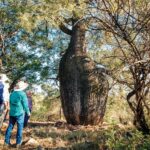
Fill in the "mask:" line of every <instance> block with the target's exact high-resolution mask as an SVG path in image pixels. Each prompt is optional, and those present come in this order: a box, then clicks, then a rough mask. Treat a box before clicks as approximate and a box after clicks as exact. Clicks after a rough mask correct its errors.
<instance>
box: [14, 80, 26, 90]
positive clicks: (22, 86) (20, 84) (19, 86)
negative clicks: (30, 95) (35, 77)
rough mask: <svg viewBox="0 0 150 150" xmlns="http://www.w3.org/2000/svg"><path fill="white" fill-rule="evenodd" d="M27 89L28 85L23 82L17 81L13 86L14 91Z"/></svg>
mask: <svg viewBox="0 0 150 150" xmlns="http://www.w3.org/2000/svg"><path fill="white" fill-rule="evenodd" d="M27 87H28V83H26V82H24V81H19V82H18V83H17V84H16V86H15V90H20V91H21V90H25V89H26V88H27Z"/></svg>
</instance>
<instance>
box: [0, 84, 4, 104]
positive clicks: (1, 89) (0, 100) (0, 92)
mask: <svg viewBox="0 0 150 150" xmlns="http://www.w3.org/2000/svg"><path fill="white" fill-rule="evenodd" d="M3 92H4V84H3V83H2V82H1V81H0V105H1V104H3V101H4V97H3Z"/></svg>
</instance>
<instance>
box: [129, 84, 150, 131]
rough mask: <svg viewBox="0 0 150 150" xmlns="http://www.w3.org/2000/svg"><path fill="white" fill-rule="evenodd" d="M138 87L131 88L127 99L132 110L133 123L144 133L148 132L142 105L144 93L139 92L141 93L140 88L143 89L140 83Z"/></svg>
mask: <svg viewBox="0 0 150 150" xmlns="http://www.w3.org/2000/svg"><path fill="white" fill-rule="evenodd" d="M139 87H140V88H137V90H133V91H132V92H130V93H129V94H128V96H127V101H128V104H129V106H130V108H131V110H132V112H133V113H134V120H133V124H134V125H135V127H136V128H137V129H138V130H139V131H142V132H143V133H144V134H149V127H148V124H147V121H146V119H145V113H144V106H143V99H144V95H141V93H143V92H142V90H144V89H142V85H141V86H139ZM132 96H135V97H134V98H133V99H134V100H133V99H131V97H132Z"/></svg>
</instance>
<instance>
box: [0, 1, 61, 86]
mask: <svg viewBox="0 0 150 150" xmlns="http://www.w3.org/2000/svg"><path fill="white" fill-rule="evenodd" d="M0 2H1V3H0V8H1V9H0V14H1V15H0V22H1V24H0V60H1V72H3V73H5V74H7V76H8V77H9V78H10V80H11V85H10V89H11V88H13V86H14V84H15V83H16V81H17V80H19V79H20V78H23V77H26V80H28V82H32V83H39V82H40V83H41V82H44V80H45V79H47V78H50V77H49V76H54V74H56V72H57V70H58V69H57V68H56V69H51V68H50V67H48V65H47V63H51V64H53V65H54V66H56V63H55V62H56V60H57V59H58V58H57V57H56V58H54V59H51V58H52V57H53V56H52V55H56V53H58V50H57V51H56V48H55V51H54V50H52V47H53V45H56V43H55V42H53V41H52V40H49V38H52V37H48V36H47V31H46V30H45V27H44V29H43V26H42V25H41V26H38V28H34V30H32V33H31V32H30V33H29V32H28V31H27V30H25V29H24V28H23V27H22V26H21V24H20V18H19V13H20V12H21V11H23V10H24V7H23V6H24V5H25V3H24V1H18V3H16V1H13V0H12V1H7V0H5V1H0ZM52 32H53V36H54V39H55V40H56V38H57V39H58V38H61V37H62V35H61V34H60V33H58V32H55V31H53V30H52V31H50V33H52ZM57 45H60V46H61V44H58V43H57ZM61 48H62V49H63V47H61ZM57 49H60V47H59V48H57ZM47 51H49V52H50V53H47ZM57 64H58V63H57ZM57 66H58V65H57ZM55 76H56V75H55Z"/></svg>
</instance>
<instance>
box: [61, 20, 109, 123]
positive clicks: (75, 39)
mask: <svg viewBox="0 0 150 150" xmlns="http://www.w3.org/2000/svg"><path fill="white" fill-rule="evenodd" d="M59 79H60V93H61V100H62V108H63V112H64V115H65V117H66V120H67V122H68V123H69V124H73V125H78V124H82V125H87V124H91V125H95V124H98V123H100V122H102V119H103V116H104V113H105V108H106V101H107V95H108V81H107V80H106V78H105V75H103V73H101V72H99V70H98V69H97V68H96V66H95V63H94V62H93V61H92V60H91V58H90V57H88V56H87V54H86V44H85V26H84V24H83V23H82V22H78V23H76V24H75V25H74V27H73V30H72V35H71V40H70V44H69V47H68V49H67V50H66V53H65V54H64V55H63V57H62V59H61V61H60V67H59Z"/></svg>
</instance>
